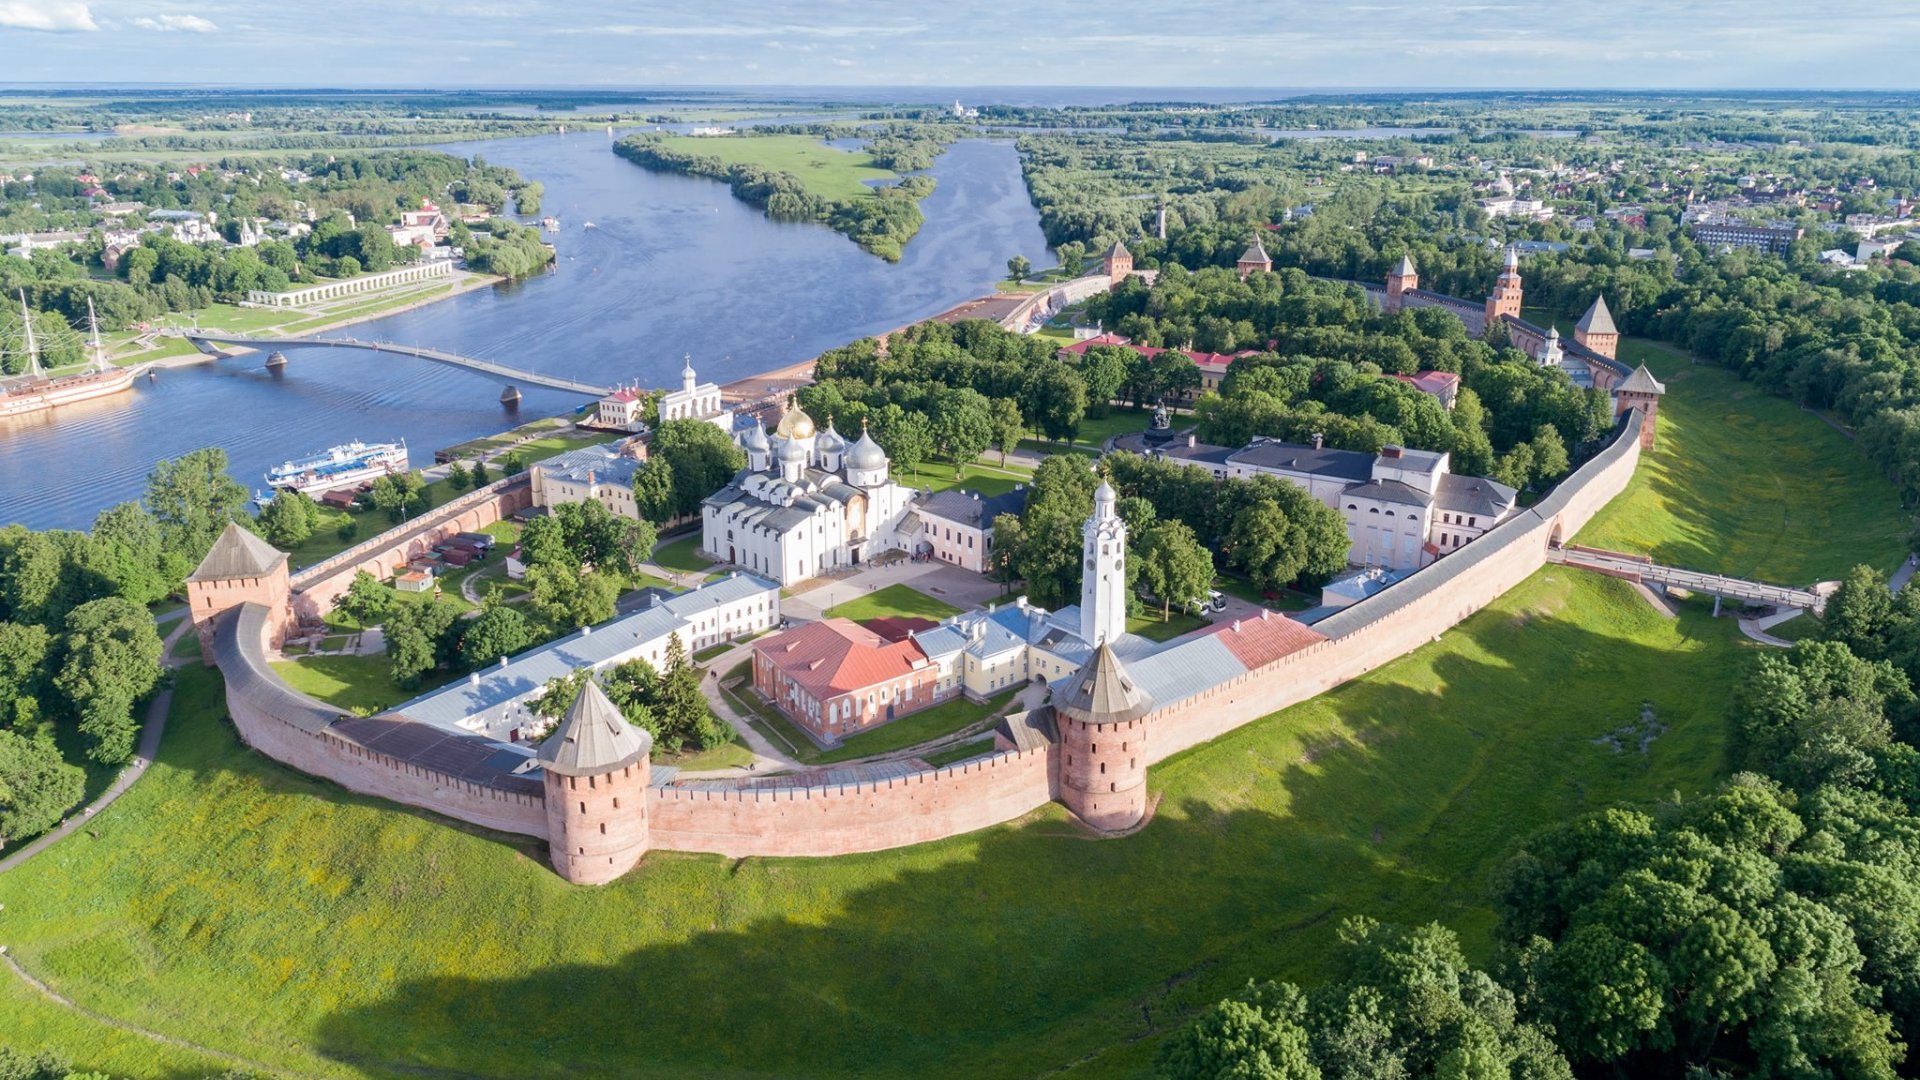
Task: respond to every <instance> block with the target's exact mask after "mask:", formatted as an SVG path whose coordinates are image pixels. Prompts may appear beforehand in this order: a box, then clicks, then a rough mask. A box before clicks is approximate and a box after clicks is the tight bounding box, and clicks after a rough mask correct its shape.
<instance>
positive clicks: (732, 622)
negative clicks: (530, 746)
mask: <svg viewBox="0 0 1920 1080" xmlns="http://www.w3.org/2000/svg"><path fill="white" fill-rule="evenodd" d="M648 599H649V600H650V601H651V602H650V603H649V604H648V605H647V606H645V607H642V608H640V609H639V610H638V611H634V612H632V613H631V614H627V615H621V616H618V617H616V618H614V619H611V620H609V621H607V622H604V623H601V624H599V625H598V626H589V627H586V628H584V629H582V630H580V631H578V632H576V633H573V634H569V635H567V636H566V637H563V638H560V639H559V640H557V641H551V642H548V643H547V644H545V645H540V646H537V647H535V648H533V649H530V650H528V651H526V652H523V653H521V654H520V655H518V656H514V657H510V658H509V657H502V658H501V659H500V662H499V663H498V664H496V665H494V666H492V667H487V668H483V669H481V670H479V671H475V672H473V673H471V674H469V675H468V676H467V677H466V678H465V679H462V680H460V681H459V682H456V683H453V684H451V685H449V686H445V687H442V688H441V689H438V690H434V691H432V692H430V693H426V694H422V695H420V696H419V697H416V698H414V699H413V700H411V701H408V702H406V703H404V704H401V705H397V706H395V707H394V710H393V711H394V712H395V713H398V714H400V715H402V716H405V717H406V718H408V719H410V720H415V721H419V722H421V723H427V724H434V725H437V726H440V727H443V728H450V729H454V730H458V731H464V732H473V733H477V734H480V735H484V736H486V737H487V738H490V739H497V740H499V741H501V742H507V743H517V742H525V741H527V740H528V739H529V738H531V737H533V736H534V735H535V734H537V733H538V732H540V731H542V730H543V729H545V728H546V726H547V722H546V721H545V720H543V719H541V718H540V717H539V716H537V715H535V713H534V712H533V710H532V707H531V702H532V700H533V699H534V698H537V697H539V696H540V694H541V693H542V692H544V691H545V690H546V686H547V682H548V680H550V679H556V678H560V677H562V676H566V675H570V674H572V673H573V672H575V671H579V670H580V669H582V668H587V669H591V670H593V671H604V670H606V669H607V668H611V667H617V666H619V665H621V664H624V663H626V662H627V661H629V660H645V661H646V662H647V663H649V664H652V665H653V666H654V668H655V669H660V668H662V667H663V666H664V665H665V663H666V659H667V645H668V641H669V639H671V638H673V637H675V636H678V637H679V639H680V646H681V648H682V649H684V650H685V651H686V654H687V655H688V656H689V657H691V656H692V655H693V654H694V653H696V652H698V651H700V650H701V649H705V648H707V647H709V646H712V645H717V644H720V643H721V642H726V641H732V640H734V639H735V638H740V637H746V636H747V635H749V634H757V633H760V632H761V631H763V630H769V629H772V628H773V627H775V626H778V625H779V624H780V587H779V586H777V585H775V584H774V583H773V582H771V581H768V580H766V579H765V578H759V577H755V576H753V575H751V574H740V573H735V574H730V575H728V576H727V577H724V578H720V579H718V580H715V581H709V582H707V583H706V584H704V585H701V586H700V587H698V588H695V589H689V590H688V591H686V592H683V593H679V594H677V595H669V596H665V597H661V596H660V595H658V594H657V593H652V594H650V595H649V596H648Z"/></svg>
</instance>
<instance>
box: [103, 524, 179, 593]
mask: <svg viewBox="0 0 1920 1080" xmlns="http://www.w3.org/2000/svg"><path fill="white" fill-rule="evenodd" d="M92 537H93V549H94V552H95V554H96V556H97V559H96V565H98V567H99V568H100V571H101V573H103V574H105V575H106V576H107V578H109V579H110V580H111V581H112V582H113V589H114V592H115V593H117V594H118V595H120V596H124V597H126V598H127V599H129V600H131V601H133V602H134V603H136V604H140V605H142V606H145V605H148V604H153V603H156V602H158V601H160V600H162V599H164V598H165V597H166V595H167V594H168V593H169V592H172V591H173V589H174V586H176V585H177V584H179V581H180V578H181V577H183V576H184V575H185V574H186V572H187V570H188V569H189V568H188V567H187V565H186V560H184V559H180V558H169V556H168V553H167V550H166V545H165V544H164V543H163V541H162V540H161V536H160V523H159V522H157V521H155V520H154V519H153V515H152V514H149V513H147V511H146V508H145V507H142V506H141V505H140V504H139V503H133V502H125V503H121V504H119V505H118V506H114V507H112V508H110V509H107V510H102V511H101V512H100V515H99V516H98V517H96V518H94V519H93V532H92Z"/></svg>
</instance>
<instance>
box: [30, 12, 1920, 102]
mask: <svg viewBox="0 0 1920 1080" xmlns="http://www.w3.org/2000/svg"><path fill="white" fill-rule="evenodd" d="M1916 36H1920V2H1915V0H1851V2H1833V0H1705V2H1686V0H1604V2H1602V0H1544V2H1543V0H1361V2H1358V3H1340V2H1337V0H1156V2H1144V0H1015V2H1012V3H1008V2H1005V0H996V2H993V3H984V2H979V0H938V2H928V0H712V2H709V3H706V4H691V3H686V2H684V0H681V2H676V3H671V4H664V3H655V2H647V3H631V2H629V3H612V2H606V0H321V2H315V0H268V2H265V3H263V2H260V0H177V2H175V0H160V2H145V0H0V80H4V81H6V82H172V83H208V82H216V83H235V84H242V85H301V86H317V85H325V86H415V87H455V86H461V87H511V86H573V85H583V86H584V85H599V86H620V87H635V86H690V85H718V86H751V85H777V86H807V85H819V86H871V87H883V86H885V87H891V86H906V87H912V86H926V87H930V88H931V87H949V86H972V87H981V86H1123V87H1134V88H1150V87H1155V86H1181V87H1209V86H1211V87H1276V88H1328V89H1337V88H1387V87H1406V88H1481V87H1515V88H1541V87H1572V88H1613V87H1620V88H1643V87H1678V88H1693V87H1716V88H1718V87H1724V88H1742V87H1765V88H1778V87H1804V88H1827V89H1892V88H1913V87H1915V86H1920V64H1915V63H1913V62H1912V54H1911V53H1910V52H1909V51H1908V44H1907V43H1909V42H1912V41H1913V40H1915V38H1916Z"/></svg>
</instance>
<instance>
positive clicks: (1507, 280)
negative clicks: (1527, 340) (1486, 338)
mask: <svg viewBox="0 0 1920 1080" xmlns="http://www.w3.org/2000/svg"><path fill="white" fill-rule="evenodd" d="M1503 315H1511V316H1513V317H1514V318H1516V319H1517V318H1519V317H1520V252H1518V251H1517V250H1515V249H1514V248H1512V247H1508V248H1507V262H1506V265H1505V266H1503V267H1502V268H1501V270H1500V277H1499V278H1498V279H1497V280H1495V281H1494V283H1493V294H1492V295H1490V296H1488V297H1487V325H1488V326H1492V325H1494V324H1495V323H1497V322H1499V321H1500V317H1501V316H1503Z"/></svg>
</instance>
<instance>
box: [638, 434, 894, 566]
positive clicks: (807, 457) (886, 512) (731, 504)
mask: <svg viewBox="0 0 1920 1080" xmlns="http://www.w3.org/2000/svg"><path fill="white" fill-rule="evenodd" d="M662 415H663V416H664V415H665V414H664V412H663V413H662ZM741 446H742V448H743V449H745V450H746V452H747V467H746V468H744V469H742V470H740V472H738V473H736V474H735V475H734V477H733V479H732V480H731V481H730V482H728V484H727V486H726V487H723V488H721V489H720V490H719V491H716V492H714V493H713V494H712V495H709V496H708V497H707V498H706V500H705V502H704V503H703V504H702V509H701V537H700V547H701V550H702V551H703V552H705V553H706V554H707V556H708V557H710V558H712V559H714V560H716V561H718V562H723V563H731V564H733V565H736V566H740V567H743V568H745V569H748V570H751V571H753V572H754V573H756V574H760V575H762V576H765V577H769V578H772V579H773V580H775V581H778V582H779V583H780V584H782V585H791V584H793V583H794V582H797V581H804V580H806V579H807V578H810V577H814V576H816V575H819V574H824V573H827V572H829V571H832V570H836V569H840V568H843V567H848V566H854V565H857V564H859V563H863V562H866V561H868V560H870V559H872V558H873V557H874V556H875V555H878V554H880V553H881V552H883V551H893V550H901V549H904V548H905V546H906V545H905V542H904V540H903V539H902V537H901V535H900V531H901V526H902V525H903V524H904V523H905V522H906V519H907V515H908V514H909V512H911V510H912V508H913V499H914V490H913V489H912V488H910V487H907V486H905V485H903V484H898V483H895V482H894V481H893V479H892V477H891V476H890V475H889V473H890V463H889V462H888V460H887V455H886V452H885V451H883V450H881V449H880V444H879V443H876V442H874V441H873V436H871V435H869V434H868V433H867V432H865V431H864V430H863V431H861V433H860V438H859V439H858V440H857V441H855V442H853V443H852V444H851V445H849V444H848V442H847V440H846V439H845V438H843V437H842V436H841V435H840V433H839V432H837V431H835V430H834V429H833V424H832V422H831V421H829V422H828V424H827V429H826V430H825V431H816V429H815V427H814V423H813V418H812V417H810V416H808V415H807V414H806V413H804V412H802V411H800V409H799V407H798V406H797V405H795V404H794V403H793V402H791V401H789V402H788V403H787V409H786V412H785V414H784V415H782V416H781V417H780V423H779V425H778V426H777V427H776V428H775V429H774V433H773V435H772V436H771V437H769V436H768V435H767V433H766V431H765V429H763V428H761V427H760V426H759V425H758V424H754V425H751V426H750V427H748V428H747V429H746V431H745V434H744V436H743V437H742V439H741Z"/></svg>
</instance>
